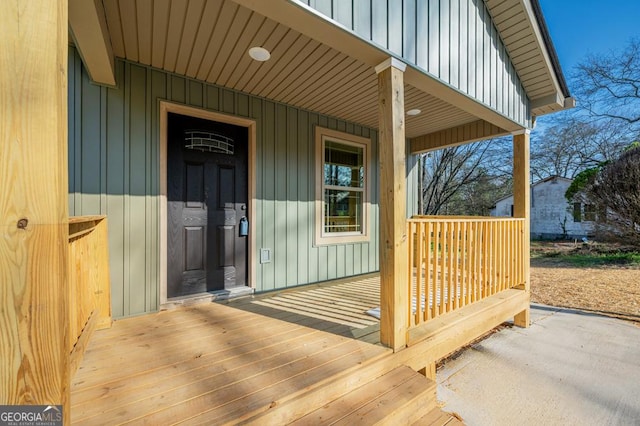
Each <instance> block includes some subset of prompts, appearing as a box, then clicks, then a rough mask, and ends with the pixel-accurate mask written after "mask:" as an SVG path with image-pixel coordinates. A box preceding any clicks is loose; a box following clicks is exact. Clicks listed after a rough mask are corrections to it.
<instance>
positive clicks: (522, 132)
mask: <svg viewBox="0 0 640 426" xmlns="http://www.w3.org/2000/svg"><path fill="white" fill-rule="evenodd" d="M529 134H531V129H520V130H516V131H514V132H511V135H512V136H517V135H529Z"/></svg>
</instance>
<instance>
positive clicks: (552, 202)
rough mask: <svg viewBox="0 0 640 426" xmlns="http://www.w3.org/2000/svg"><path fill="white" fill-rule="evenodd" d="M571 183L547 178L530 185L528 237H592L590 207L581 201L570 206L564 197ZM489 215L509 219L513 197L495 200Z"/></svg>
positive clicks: (565, 179)
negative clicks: (529, 233)
mask: <svg viewBox="0 0 640 426" xmlns="http://www.w3.org/2000/svg"><path fill="white" fill-rule="evenodd" d="M572 181H573V180H572V179H567V178H564V177H559V176H551V177H548V178H546V179H542V180H540V181H538V182H536V183H534V184H533V185H531V238H533V239H560V238H570V239H575V238H578V239H581V238H584V237H587V236H590V235H592V233H593V225H594V223H593V221H594V220H595V211H594V209H593V206H591V205H590V204H588V203H584V202H574V203H571V204H570V203H568V202H567V199H566V198H565V195H564V194H565V193H566V192H567V189H568V188H569V185H571V182H572ZM491 216H508V217H510V216H513V195H511V196H509V197H505V198H502V199H500V200H498V201H497V202H496V205H495V206H494V207H493V209H491Z"/></svg>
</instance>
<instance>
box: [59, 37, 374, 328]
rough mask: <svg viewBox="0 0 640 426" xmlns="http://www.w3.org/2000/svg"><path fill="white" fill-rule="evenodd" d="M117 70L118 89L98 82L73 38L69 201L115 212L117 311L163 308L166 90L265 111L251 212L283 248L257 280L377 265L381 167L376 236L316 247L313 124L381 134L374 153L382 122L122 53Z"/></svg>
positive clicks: (80, 210)
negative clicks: (345, 117) (309, 107)
mask: <svg viewBox="0 0 640 426" xmlns="http://www.w3.org/2000/svg"><path fill="white" fill-rule="evenodd" d="M116 76H117V82H118V86H117V87H116V88H106V87H100V86H96V85H94V84H92V83H91V82H90V79H89V77H88V76H87V73H86V72H85V71H84V69H83V66H82V62H81V59H80V57H79V55H78V54H77V52H76V51H75V49H73V48H70V52H69V187H70V188H69V193H70V194H69V211H70V215H89V214H106V215H107V216H108V220H109V245H110V247H109V249H110V250H109V253H110V266H111V287H112V304H113V316H114V317H116V318H117V317H125V316H131V315H137V314H142V313H145V312H152V311H154V310H157V309H158V299H159V297H158V294H159V291H160V289H159V284H158V283H159V275H160V265H161V262H162V259H160V256H159V251H160V250H159V243H160V241H159V226H160V224H159V217H160V213H159V208H160V201H159V196H158V194H159V186H160V183H159V179H160V170H159V158H160V153H159V135H158V132H159V111H158V108H159V101H160V100H168V101H171V102H175V103H179V104H185V105H189V106H193V107H198V108H203V109H207V110H212V111H218V112H223V113H227V114H230V115H237V116H241V117H249V118H252V119H255V120H256V122H257V141H256V216H257V217H255V218H252V220H254V221H257V222H256V227H255V228H254V229H255V233H256V235H255V237H256V251H258V250H259V249H260V248H270V249H271V250H272V262H271V263H266V264H260V263H257V264H256V281H257V283H256V289H257V291H268V290H272V289H276V288H285V287H289V286H294V285H300V284H306V283H313V282H318V281H324V280H330V279H334V278H340V277H345V276H350V275H356V274H363V273H368V272H373V271H377V270H378V233H377V229H378V205H377V204H378V200H377V198H378V195H377V194H378V187H379V186H378V181H377V179H378V176H377V173H376V172H375V171H374V173H372V174H371V176H372V179H373V181H372V189H373V191H372V200H371V202H372V209H371V239H370V242H367V243H359V244H345V245H332V246H322V247H314V246H313V236H314V220H315V213H314V200H315V180H314V179H315V176H314V170H315V160H314V147H313V144H314V135H313V129H314V126H315V125H319V126H322V127H326V128H330V129H335V130H340V131H344V132H347V133H352V134H355V135H360V136H364V137H368V138H371V140H372V148H373V149H372V152H373V156H372V157H373V158H372V162H373V164H377V162H378V158H377V151H378V150H377V132H376V131H375V130H373V129H369V128H364V127H362V126H358V125H354V124H351V123H347V122H344V121H341V120H337V119H334V118H330V117H326V116H322V115H319V114H316V113H312V112H308V111H303V110H300V109H297V108H293V107H289V106H286V105H283V104H278V103H275V102H271V101H268V100H265V99H261V98H256V97H252V96H249V95H246V94H243V93H239V92H235V91H231V90H227V89H224V88H220V87H217V86H213V85H209V84H204V83H202V82H199V81H196V80H191V79H188V78H184V77H181V76H177V75H173V74H169V73H166V72H163V71H159V70H156V69H152V68H148V67H145V66H141V65H137V64H133V63H129V62H125V61H122V60H117V61H116ZM276 230H277V232H276ZM253 258H254V259H259V253H254V254H253Z"/></svg>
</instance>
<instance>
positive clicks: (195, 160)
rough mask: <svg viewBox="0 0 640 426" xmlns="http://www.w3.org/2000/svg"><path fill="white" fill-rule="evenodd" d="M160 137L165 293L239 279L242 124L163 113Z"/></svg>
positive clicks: (243, 208) (243, 211)
mask: <svg viewBox="0 0 640 426" xmlns="http://www.w3.org/2000/svg"><path fill="white" fill-rule="evenodd" d="M167 141H168V143H167V198H168V199H167V208H168V211H167V220H168V223H167V257H168V259H167V297H169V298H172V297H180V296H186V295H190V294H198V293H204V292H207V291H215V290H224V289H229V288H232V287H237V286H244V285H247V238H248V237H247V236H245V235H243V232H241V231H242V230H241V228H244V227H243V226H241V223H242V222H244V221H245V220H248V217H247V215H248V209H247V201H248V187H247V145H248V131H247V128H245V127H240V126H234V125H230V124H226V123H219V122H215V121H208V120H203V119H199V118H194V117H188V116H184V115H179V114H169V119H168V137H167Z"/></svg>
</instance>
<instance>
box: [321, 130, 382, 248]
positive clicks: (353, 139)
mask: <svg viewBox="0 0 640 426" xmlns="http://www.w3.org/2000/svg"><path fill="white" fill-rule="evenodd" d="M325 140H333V141H336V142H340V143H344V144H345V145H357V146H362V147H363V148H364V159H363V161H364V188H363V191H362V232H357V233H356V232H344V233H336V234H327V233H325V232H324V176H323V175H324V142H325ZM315 144H316V169H315V180H316V201H315V204H316V205H315V207H316V209H315V210H316V214H315V228H316V229H315V241H314V245H315V246H322V245H328V244H350V243H361V242H367V241H369V240H370V238H371V237H370V236H371V232H370V220H369V218H370V210H371V201H370V200H371V175H372V171H373V167H372V164H371V139H369V138H365V137H362V136H356V135H351V134H349V133H344V132H340V131H337V130H331V129H327V128H324V127H320V126H316V127H315Z"/></svg>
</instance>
